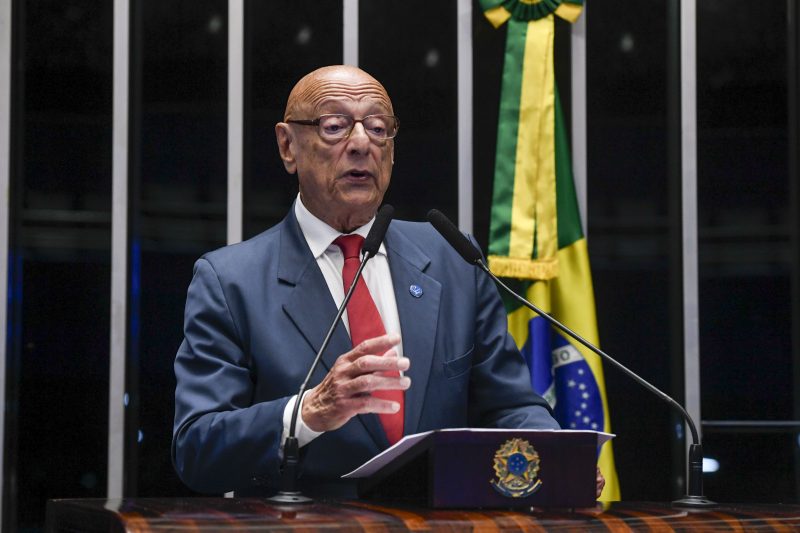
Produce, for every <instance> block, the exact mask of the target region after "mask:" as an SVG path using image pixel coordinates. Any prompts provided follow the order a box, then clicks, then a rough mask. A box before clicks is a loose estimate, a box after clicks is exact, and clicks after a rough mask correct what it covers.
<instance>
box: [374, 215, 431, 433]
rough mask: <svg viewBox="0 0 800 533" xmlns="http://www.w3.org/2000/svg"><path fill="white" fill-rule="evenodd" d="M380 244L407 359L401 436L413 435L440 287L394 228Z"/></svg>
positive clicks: (417, 252) (425, 379) (427, 260)
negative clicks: (385, 254) (407, 383)
mask: <svg viewBox="0 0 800 533" xmlns="http://www.w3.org/2000/svg"><path fill="white" fill-rule="evenodd" d="M384 243H385V245H386V248H387V252H388V258H389V269H390V270H391V272H392V282H393V285H394V294H395V299H396V300H397V311H398V314H399V316H400V328H401V330H402V332H403V353H404V355H405V356H406V357H408V358H409V359H411V367H410V368H409V370H408V372H407V375H408V376H409V377H410V378H411V388H410V389H409V390H408V391H406V396H405V420H404V424H405V433H406V434H411V433H416V431H417V427H418V426H419V419H420V416H421V415H422V407H423V401H424V400H425V391H426V390H427V386H428V378H429V377H430V369H431V362H432V361H433V351H434V346H435V343H436V327H437V324H438V321H439V320H438V317H439V303H440V299H441V291H442V286H441V284H440V283H439V282H438V281H437V280H435V279H433V278H432V277H430V276H428V275H427V274H425V270H426V269H427V267H428V265H429V264H430V258H428V256H427V255H426V254H425V253H424V252H423V251H422V250H420V248H419V247H418V246H417V245H416V244H414V243H413V242H412V241H411V240H409V239H408V237H406V236H405V235H404V234H402V233H401V232H400V231H399V230H398V229H397V227H396V225H390V226H389V230H388V231H387V233H386V239H385V241H384ZM412 286H416V288H418V289H421V291H422V293H421V294H419V291H417V290H414V291H412V289H411V287H412ZM412 292H415V293H416V296H415V295H414V294H412Z"/></svg>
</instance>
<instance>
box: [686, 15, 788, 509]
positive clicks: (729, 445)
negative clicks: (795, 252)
mask: <svg viewBox="0 0 800 533" xmlns="http://www.w3.org/2000/svg"><path fill="white" fill-rule="evenodd" d="M789 5H790V3H789V2H769V3H767V4H763V5H761V6H754V5H752V4H750V3H748V2H746V1H743V0H733V1H720V0H710V1H704V2H700V3H698V12H697V15H698V31H697V37H698V40H697V60H698V75H697V81H698V84H697V97H698V106H697V108H698V146H697V149H698V213H699V238H700V241H699V254H700V311H701V315H700V332H701V337H700V341H701V350H700V353H701V378H702V385H703V386H702V405H703V419H704V420H709V421H712V424H711V425H707V427H706V429H705V431H706V434H707V436H708V437H707V446H706V456H708V457H710V458H711V459H713V460H714V461H716V463H715V468H716V471H715V472H713V473H709V474H708V478H709V483H708V484H709V488H711V487H713V488H714V489H716V490H718V491H719V492H720V493H721V494H723V495H724V496H720V498H723V497H725V498H727V499H728V500H729V501H737V500H738V501H743V500H748V499H752V498H753V497H755V496H754V494H757V495H758V496H757V497H758V498H759V499H760V501H780V500H785V499H786V498H787V496H788V494H787V489H788V488H790V487H793V486H794V484H795V476H796V475H797V471H798V470H797V465H796V464H794V466H793V467H792V466H790V465H793V463H795V461H793V455H794V454H795V453H797V452H796V450H797V445H798V443H797V440H796V438H794V436H796V435H797V427H794V428H792V427H791V426H786V425H783V426H776V423H777V422H779V421H788V420H792V419H793V418H794V417H795V416H796V413H795V411H794V409H795V402H796V398H795V395H796V390H797V384H796V383H795V382H794V380H793V372H792V368H793V362H792V332H791V315H792V302H791V299H790V298H789V297H788V296H789V295H790V294H791V278H792V259H791V258H792V232H797V228H796V227H795V228H792V222H791V220H792V216H793V214H792V197H791V194H790V192H791V190H792V187H791V184H790V177H789V154H790V147H789V121H788V120H787V117H789V109H788V105H789V94H788V83H789V69H788V64H789V63H788V59H789V58H788V52H789V48H788V46H787V43H788V42H789V40H788V37H789V36H788V34H787V31H788V29H789V24H787V20H788V16H789V13H788V11H787V9H788V7H789ZM796 53H797V52H796V51H795V54H796ZM795 96H796V95H795ZM793 149H794V150H795V151H796V150H798V147H797V146H794V147H793ZM795 179H797V177H796V176H795ZM794 208H795V209H796V208H797V207H796V204H795V207H794ZM794 216H796V213H795V214H794ZM795 220H796V219H795ZM794 268H797V265H794ZM794 364H795V365H796V364H797V362H796V361H795V362H794ZM713 421H727V424H725V425H724V426H720V425H719V424H713ZM759 457H765V458H767V457H769V458H770V459H769V460H764V461H762V460H760V459H759ZM758 478H763V479H769V480H770V481H769V482H766V483H760V482H759V481H757V479H758ZM753 484H755V485H757V486H756V487H753V491H752V492H751V493H750V494H747V493H745V492H739V491H737V489H736V488H735V487H737V486H741V485H751V486H752V485H753Z"/></svg>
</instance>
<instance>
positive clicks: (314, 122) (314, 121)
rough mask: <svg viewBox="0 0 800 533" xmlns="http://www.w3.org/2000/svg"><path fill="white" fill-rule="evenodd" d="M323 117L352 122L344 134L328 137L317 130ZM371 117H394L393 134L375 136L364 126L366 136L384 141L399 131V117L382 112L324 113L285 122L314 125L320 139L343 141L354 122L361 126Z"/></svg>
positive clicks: (349, 132)
mask: <svg viewBox="0 0 800 533" xmlns="http://www.w3.org/2000/svg"><path fill="white" fill-rule="evenodd" d="M325 117H347V118H349V119H352V121H353V124H352V125H351V126H350V127H349V128H348V129H347V133H346V134H345V135H343V136H342V137H341V138H340V139H329V138H326V137H324V136H323V135H322V132H320V130H319V125H320V122H322V119H324V118H325ZM372 117H391V118H392V119H394V135H392V136H391V137H390V136H388V135H387V136H386V137H375V136H374V135H373V134H371V133H370V132H369V130H367V128H364V132H365V133H366V134H367V136H368V137H369V138H370V139H374V140H376V141H381V142H385V141H388V140H389V139H394V138H395V137H397V132H399V131H400V119H398V118H397V117H396V116H394V115H387V114H384V113H376V114H373V115H367V116H365V117H361V118H356V117H354V116H353V115H346V114H344V113H326V114H324V115H320V116H318V117H317V118H315V119H289V120H287V121H286V122H288V123H289V124H298V125H300V126H316V127H317V135H319V136H320V138H321V139H323V140H325V141H336V142H341V141H343V140H345V139H349V138H350V134H352V133H353V129H354V128H355V127H356V124H358V123H359V122H360V123H361V125H362V126H363V125H364V121H365V120H367V119H369V118H372Z"/></svg>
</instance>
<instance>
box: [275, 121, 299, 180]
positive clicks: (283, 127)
mask: <svg viewBox="0 0 800 533" xmlns="http://www.w3.org/2000/svg"><path fill="white" fill-rule="evenodd" d="M275 137H276V138H277V140H278V153H279V154H280V156H281V159H282V160H283V166H284V167H285V168H286V172H288V173H289V174H294V173H295V172H297V159H296V158H295V156H294V142H295V139H294V137H293V136H292V130H291V129H290V128H289V125H288V124H287V123H285V122H278V123H277V124H275Z"/></svg>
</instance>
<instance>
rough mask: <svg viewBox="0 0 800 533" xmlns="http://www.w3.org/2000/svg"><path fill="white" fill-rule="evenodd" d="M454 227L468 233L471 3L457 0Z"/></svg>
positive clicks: (470, 158)
mask: <svg viewBox="0 0 800 533" xmlns="http://www.w3.org/2000/svg"><path fill="white" fill-rule="evenodd" d="M457 9H458V21H457V24H458V31H457V39H458V58H457V71H458V227H459V229H461V231H465V232H468V233H472V113H473V110H472V1H471V0H458V5H457Z"/></svg>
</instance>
